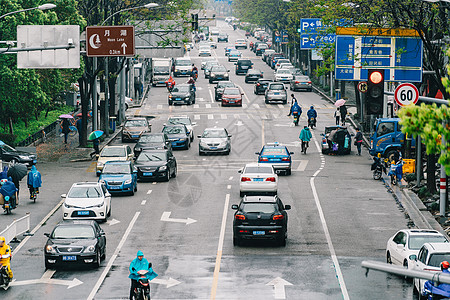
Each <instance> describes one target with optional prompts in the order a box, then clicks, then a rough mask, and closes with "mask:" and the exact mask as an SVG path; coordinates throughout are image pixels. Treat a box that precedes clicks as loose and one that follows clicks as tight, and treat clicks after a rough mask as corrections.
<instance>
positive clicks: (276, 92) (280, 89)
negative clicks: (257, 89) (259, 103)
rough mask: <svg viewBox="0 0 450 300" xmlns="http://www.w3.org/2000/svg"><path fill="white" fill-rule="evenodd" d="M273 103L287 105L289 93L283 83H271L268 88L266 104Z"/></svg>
mask: <svg viewBox="0 0 450 300" xmlns="http://www.w3.org/2000/svg"><path fill="white" fill-rule="evenodd" d="M272 101H281V102H283V104H286V103H287V93H286V88H285V87H284V84H283V83H281V82H271V83H269V85H268V86H267V89H266V96H265V103H266V104H267V103H269V102H272Z"/></svg>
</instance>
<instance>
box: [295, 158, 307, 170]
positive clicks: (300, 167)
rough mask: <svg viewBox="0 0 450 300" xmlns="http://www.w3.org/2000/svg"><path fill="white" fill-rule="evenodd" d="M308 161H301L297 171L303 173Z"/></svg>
mask: <svg viewBox="0 0 450 300" xmlns="http://www.w3.org/2000/svg"><path fill="white" fill-rule="evenodd" d="M308 161H309V160H301V161H300V164H299V165H298V168H297V171H305V169H306V166H307V165H308Z"/></svg>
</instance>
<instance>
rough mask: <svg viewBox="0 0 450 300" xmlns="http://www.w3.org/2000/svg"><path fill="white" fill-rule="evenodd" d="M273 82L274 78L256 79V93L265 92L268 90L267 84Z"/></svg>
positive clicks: (254, 90)
mask: <svg viewBox="0 0 450 300" xmlns="http://www.w3.org/2000/svg"><path fill="white" fill-rule="evenodd" d="M271 82H273V80H272V79H264V78H260V79H258V80H257V81H256V84H255V87H254V89H253V92H254V93H255V95H260V94H264V93H265V92H266V89H267V86H268V85H269V83H271Z"/></svg>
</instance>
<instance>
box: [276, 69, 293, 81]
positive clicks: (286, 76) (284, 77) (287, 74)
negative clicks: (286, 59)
mask: <svg viewBox="0 0 450 300" xmlns="http://www.w3.org/2000/svg"><path fill="white" fill-rule="evenodd" d="M293 77H294V76H292V72H291V71H290V70H288V69H278V70H277V71H276V72H275V81H282V82H291V80H292V78H293Z"/></svg>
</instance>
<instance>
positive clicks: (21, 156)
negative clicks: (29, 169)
mask: <svg viewBox="0 0 450 300" xmlns="http://www.w3.org/2000/svg"><path fill="white" fill-rule="evenodd" d="M19 158H20V159H28V156H25V155H19Z"/></svg>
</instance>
